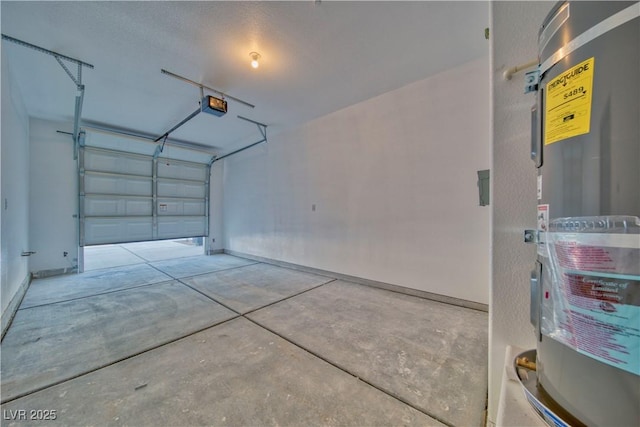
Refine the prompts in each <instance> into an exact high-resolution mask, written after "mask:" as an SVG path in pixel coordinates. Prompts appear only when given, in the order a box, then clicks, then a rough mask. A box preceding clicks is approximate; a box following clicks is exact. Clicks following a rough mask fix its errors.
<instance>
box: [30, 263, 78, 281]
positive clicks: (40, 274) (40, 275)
mask: <svg viewBox="0 0 640 427" xmlns="http://www.w3.org/2000/svg"><path fill="white" fill-rule="evenodd" d="M77 272H78V266H73V267H64V268H52V269H50V270H40V271H36V272H34V273H33V278H34V279H44V278H45V277H51V276H62V275H63V274H74V273H77Z"/></svg>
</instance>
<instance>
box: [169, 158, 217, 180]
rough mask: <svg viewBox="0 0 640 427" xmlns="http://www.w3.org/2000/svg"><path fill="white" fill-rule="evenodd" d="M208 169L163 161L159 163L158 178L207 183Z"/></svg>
mask: <svg viewBox="0 0 640 427" xmlns="http://www.w3.org/2000/svg"><path fill="white" fill-rule="evenodd" d="M207 173H208V167H207V166H206V165H197V164H193V163H186V162H180V161H171V160H167V159H161V160H160V161H159V162H158V177H160V178H175V179H186V180H192V181H205V180H206V179H207Z"/></svg>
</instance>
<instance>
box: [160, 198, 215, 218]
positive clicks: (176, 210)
mask: <svg viewBox="0 0 640 427" xmlns="http://www.w3.org/2000/svg"><path fill="white" fill-rule="evenodd" d="M205 214H206V211H205V202H204V200H171V199H159V200H158V215H159V216H175V215H187V216H204V215H205Z"/></svg>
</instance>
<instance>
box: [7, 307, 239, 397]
mask: <svg viewBox="0 0 640 427" xmlns="http://www.w3.org/2000/svg"><path fill="white" fill-rule="evenodd" d="M234 313H236V312H235V311H234ZM240 317H243V316H242V315H240V314H237V315H235V316H233V317H231V318H229V319H225V320H222V321H220V322H217V323H214V324H212V325H209V326H206V327H204V328H200V329H198V330H197V331H194V332H190V333H188V334H186V335H183V336H181V337H178V338H175V339H172V340H169V341H166V342H163V343H161V344H158V345H154V346H153V347H150V348H147V349H145V350H142V351H139V352H137V353H134V354H131V355H129V356H127V357H122V358H120V359H117V360H114V361H112V362H109V363H107V364H104V365H101V366H98V367H96V368H93V369H90V370H88V371H85V372H82V373H80V374H77V375H74V376H71V377H69V378H65V379H62V380H60V381H56V382H54V383H51V384H47V385H46V386H43V387H38V388H36V389H34V390H30V391H27V392H23V393H20V394H18V395H16V396H13V397H12V398H10V399H7V400H0V404H3V405H4V404H5V403H9V402H13V401H14V400H18V399H21V398H23V397H26V396H29V395H32V394H34V393H38V392H40V391H43V390H47V389H49V388H51V387H55V386H57V385H60V384H63V383H66V382H68V381H71V380H75V379H76V378H80V377H83V376H85V375H89V374H91V373H93V372H96V371H99V370H101V369H105V368H108V367H110V366H113V365H116V364H118V363H120V362H124V361H125V360H129V359H132V358H134V357H138V356H140V355H143V354H145V353H148V352H150V351H153V350H157V349H159V348H161V347H164V346H166V345H169V344H173V343H175V342H177V341H180V340H183V339H185V338H189V337H190V336H192V335H195V334H198V333H200V332H204V331H206V330H208V329H211V328H215V327H216V326H220V325H222V324H225V323H227V322H230V321H231V320H234V319H238V318H240Z"/></svg>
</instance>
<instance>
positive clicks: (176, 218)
mask: <svg viewBox="0 0 640 427" xmlns="http://www.w3.org/2000/svg"><path fill="white" fill-rule="evenodd" d="M209 176H210V166H209V164H207V163H195V162H191V161H185V160H179V159H171V158H166V157H158V158H154V156H150V155H144V154H139V153H132V152H127V151H119V150H113V149H105V148H99V147H90V146H84V147H81V148H80V153H79V178H80V179H79V183H80V194H79V196H80V246H89V245H101V244H108V243H128V242H139V241H150V240H162V239H175V238H185V237H200V236H207V235H208V224H209V215H208V213H209V209H208V204H209V197H208V195H209Z"/></svg>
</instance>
